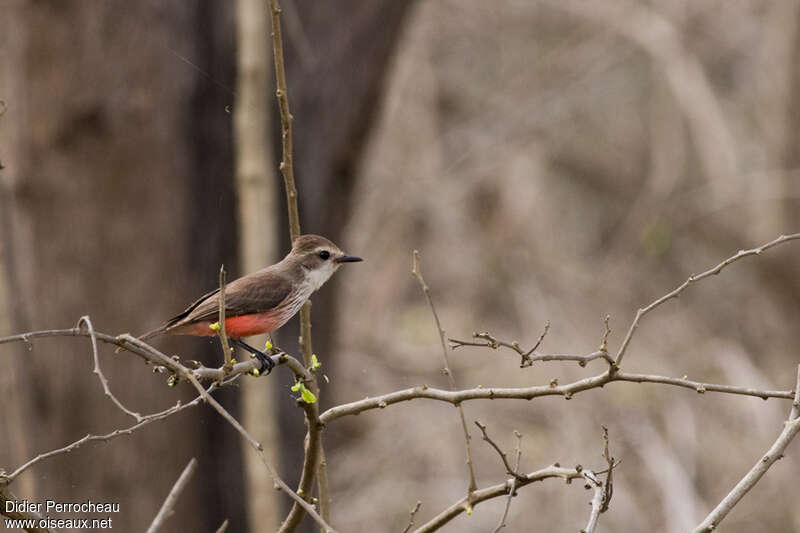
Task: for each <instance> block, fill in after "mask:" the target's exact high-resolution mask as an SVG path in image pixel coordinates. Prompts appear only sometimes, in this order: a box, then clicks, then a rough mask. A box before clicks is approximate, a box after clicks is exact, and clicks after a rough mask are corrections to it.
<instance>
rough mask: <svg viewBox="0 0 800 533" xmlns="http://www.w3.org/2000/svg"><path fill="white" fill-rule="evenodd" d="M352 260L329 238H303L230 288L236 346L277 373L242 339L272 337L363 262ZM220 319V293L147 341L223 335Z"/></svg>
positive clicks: (230, 327)
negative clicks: (344, 268)
mask: <svg viewBox="0 0 800 533" xmlns="http://www.w3.org/2000/svg"><path fill="white" fill-rule="evenodd" d="M361 260H362V259H361V258H360V257H355V256H352V255H347V254H345V253H344V252H343V251H341V250H340V249H339V247H338V246H336V245H335V244H333V243H332V242H331V241H329V240H328V239H326V238H325V237H320V236H319V235H301V236H300V237H298V238H297V239H295V241H294V243H293V244H292V251H291V252H289V254H288V255H287V256H286V257H284V258H283V259H282V260H281V261H280V262H279V263H275V264H274V265H270V266H268V267H266V268H263V269H261V270H259V271H257V272H253V273H252V274H247V275H246V276H243V277H241V278H238V279H236V280H234V281H232V282H230V283H228V284H227V285H226V286H225V332H226V334H227V336H228V338H229V339H230V340H231V344H234V345H237V346H240V347H241V348H243V349H245V350H247V351H248V352H250V353H252V354H253V355H255V356H256V357H257V358H258V360H259V361H260V362H261V372H263V371H265V370H266V371H267V373H269V372H271V371H272V368H273V367H274V366H275V363H274V362H273V361H272V358H270V357H269V356H267V355H266V354H265V353H263V352H262V351H260V350H257V349H255V348H253V347H252V346H250V345H248V344H245V343H244V342H243V341H242V340H241V338H242V337H249V336H251V335H260V334H262V333H270V332H272V331H275V330H276V329H278V328H279V327H281V326H282V325H284V324H285V323H286V322H287V321H288V320H289V319H290V318H292V317H293V316H294V315H295V313H297V311H299V310H300V307H302V305H303V304H304V303H305V301H306V300H308V298H309V297H310V296H311V295H312V294H313V293H314V291H316V290H317V289H319V288H320V287H322V285H323V284H324V283H325V282H326V281H328V279H329V278H330V277H331V276H332V275H333V273H334V272H336V270H338V268H339V267H340V266H341V265H342V263H354V262H357V261H361ZM218 318H219V288H217V289H215V290H213V291H211V292H209V293H206V294H204V295H203V296H201V297H200V298H199V299H198V300H196V301H195V302H194V303H192V304H191V305H190V306H189V307H187V308H186V310H185V311H184V312H182V313H180V314H179V315H176V316H174V317H173V318H171V319H170V320H168V321H167V323H166V324H164V325H163V326H161V327H160V328H158V329H155V330H153V331H151V332H149V333H146V334H145V335H143V336H142V337H141V338H142V339H147V338H150V337H153V336H155V335H160V334H162V333H167V334H173V335H196V336H201V337H210V336H212V335H217V330H216V328H214V329H212V328H211V325H212V324H214V323H216V322H217V321H218Z"/></svg>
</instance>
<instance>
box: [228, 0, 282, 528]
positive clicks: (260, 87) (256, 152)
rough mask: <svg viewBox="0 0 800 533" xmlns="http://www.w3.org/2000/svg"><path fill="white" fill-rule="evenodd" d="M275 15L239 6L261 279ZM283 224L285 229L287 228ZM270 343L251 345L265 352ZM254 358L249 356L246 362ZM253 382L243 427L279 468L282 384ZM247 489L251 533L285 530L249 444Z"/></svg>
mask: <svg viewBox="0 0 800 533" xmlns="http://www.w3.org/2000/svg"><path fill="white" fill-rule="evenodd" d="M270 31H271V30H270V22H269V13H268V11H267V2H266V1H265V0H238V2H237V3H236V35H237V44H238V49H237V62H238V70H237V80H236V105H235V108H234V125H235V140H236V194H237V200H238V202H237V203H238V206H239V227H240V228H241V234H240V235H241V237H240V239H239V250H240V257H241V263H242V271H243V272H253V271H256V270H258V269H260V268H263V267H264V266H265V265H269V264H271V263H274V262H276V261H277V260H278V259H279V258H278V255H279V253H280V250H279V246H278V243H279V242H280V239H279V237H278V235H279V233H281V232H282V230H283V226H282V225H280V226H279V224H278V216H277V213H276V211H278V209H277V205H278V198H277V194H276V193H277V188H276V187H274V186H273V184H274V183H275V181H276V180H278V181H279V178H280V176H279V175H278V173H277V171H276V170H277V167H276V166H275V158H274V155H273V154H272V150H271V144H270V139H269V126H270V124H269V119H270V115H271V112H270V111H271V109H272V105H273V101H274V98H275V97H274V92H275V91H274V90H273V89H272V86H271V85H270V84H271V83H272V76H270V73H271V72H272V70H271V68H272V53H271V47H270V46H269V36H270ZM281 222H283V221H282V220H281ZM265 340H266V336H260V337H258V338H257V339H251V340H250V341H249V342H251V345H252V346H263V345H264V342H265ZM244 357H247V355H244ZM279 374H280V372H276V373H275V376H270V378H267V379H259V380H252V379H246V380H243V383H242V423H243V424H244V426H245V427H246V428H247V429H248V431H250V433H251V434H252V435H254V436H255V438H256V439H258V441H259V442H261V443H262V444H263V445H264V453H265V454H266V456H267V458H268V459H269V461H270V462H271V463H272V464H277V463H278V460H279V459H280V442H279V432H278V418H277V417H276V416H273V415H272V414H271V413H272V412H273V410H274V405H275V403H276V401H277V398H278V390H279V383H280V382H279V381H277V380H276V376H277V375H279ZM242 447H243V453H244V459H245V461H244V463H245V482H246V486H247V502H248V512H249V514H248V525H249V529H250V530H251V531H254V532H255V531H265V532H266V531H275V530H276V529H277V527H278V525H279V524H280V521H281V519H282V518H283V517H282V516H281V510H282V506H281V505H280V501H281V500H282V499H283V498H284V496H283V495H282V494H281V493H280V492H278V491H276V490H275V489H274V488H273V481H272V479H271V478H270V476H269V473H268V472H267V470H266V469H265V468H264V466H263V465H262V464H261V461H260V460H259V459H258V457H257V456H256V455H255V454H253V453H252V451H251V450H250V446H249V445H248V444H247V443H245V442H242Z"/></svg>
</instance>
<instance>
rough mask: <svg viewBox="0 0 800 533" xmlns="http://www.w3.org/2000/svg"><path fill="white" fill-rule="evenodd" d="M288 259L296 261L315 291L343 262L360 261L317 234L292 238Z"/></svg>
mask: <svg viewBox="0 0 800 533" xmlns="http://www.w3.org/2000/svg"><path fill="white" fill-rule="evenodd" d="M287 258H288V259H291V260H292V261H294V262H297V263H298V264H299V265H300V266H301V267H302V268H303V270H304V271H305V274H306V278H307V279H308V280H309V282H310V283H311V286H312V287H313V288H314V290H315V291H316V290H317V289H319V288H320V287H321V286H322V285H323V284H324V283H325V282H326V281H328V279H330V277H331V276H332V275H333V273H334V272H336V270H338V268H339V267H340V266H342V264H343V263H355V262H358V261H362V259H361V258H360V257H355V256H352V255H347V254H346V253H344V252H343V251H342V250H341V249H340V248H339V247H338V246H336V245H335V244H333V243H332V242H331V241H329V240H328V239H326V238H325V237H320V236H319V235H301V236H299V237H298V238H296V239H295V240H294V243H293V244H292V251H291V252H289V256H288V257H287Z"/></svg>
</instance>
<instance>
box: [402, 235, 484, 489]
mask: <svg viewBox="0 0 800 533" xmlns="http://www.w3.org/2000/svg"><path fill="white" fill-rule="evenodd" d="M411 273H412V274H413V275H414V277H415V278H417V281H418V282H419V286H420V287H421V288H422V292H423V294H425V300H426V301H427V302H428V307H430V309H431V313H432V314H433V320H434V322H436V330H437V331H438V333H439V342H440V343H441V345H442V359H443V360H444V373H445V375H447V380H448V381H449V382H450V390H456V379H455V377H453V371H452V370H451V369H450V359H449V358H448V357H447V344H446V343H445V338H446V336H445V333H444V329H442V323H441V322H440V321H439V315H438V314H437V313H436V307H435V306H434V305H433V299H432V298H431V289H430V287H428V284H427V283H425V279H424V278H423V277H422V271H421V270H420V267H419V252H418V251H417V250H414V253H413V261H412V266H411ZM456 408H457V409H458V416H459V418H460V419H461V430H462V431H463V432H464V444H465V447H466V453H467V472H468V473H469V486H468V487H467V494H471V493H472V492H473V491H474V490H475V489H476V488H478V484H477V482H476V481H475V468H474V467H473V466H472V447H471V444H470V441H471V440H472V437H471V436H470V434H469V429H467V420H466V418H465V417H464V408H463V407H461V404H456Z"/></svg>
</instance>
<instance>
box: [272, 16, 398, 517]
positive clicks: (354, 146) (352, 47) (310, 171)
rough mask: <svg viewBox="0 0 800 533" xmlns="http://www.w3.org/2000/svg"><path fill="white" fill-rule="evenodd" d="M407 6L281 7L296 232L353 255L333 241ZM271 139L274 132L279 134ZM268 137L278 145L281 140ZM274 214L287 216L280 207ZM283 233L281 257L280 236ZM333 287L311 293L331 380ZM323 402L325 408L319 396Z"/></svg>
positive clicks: (286, 337)
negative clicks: (298, 219)
mask: <svg viewBox="0 0 800 533" xmlns="http://www.w3.org/2000/svg"><path fill="white" fill-rule="evenodd" d="M413 5H414V2H410V1H406V2H396V1H393V0H375V1H371V2H361V1H357V0H346V1H339V2H314V1H312V0H295V1H291V2H285V3H284V4H283V6H282V7H283V15H282V16H283V20H284V27H285V31H284V38H285V39H286V43H285V49H286V68H287V76H288V84H289V104H290V107H291V110H292V115H294V150H295V152H294V164H295V175H296V176H297V178H296V179H297V189H298V193H299V198H300V202H299V203H300V211H301V227H302V231H303V233H319V234H322V235H324V236H326V237H328V238H330V239H331V240H333V241H334V242H335V243H336V244H338V245H340V246H342V247H343V248H344V249H345V250H346V251H349V252H351V253H354V254H358V250H350V249H349V248H348V247H347V243H343V242H340V241H341V239H340V237H341V236H342V229H343V228H344V225H345V224H346V223H347V220H348V216H349V213H350V209H351V207H352V206H351V203H350V196H351V191H352V190H353V186H354V184H355V180H356V176H357V174H358V167H359V164H360V162H361V156H362V153H363V150H364V147H365V144H366V141H367V139H368V138H369V134H370V131H371V128H372V126H373V123H374V121H375V119H376V118H377V110H378V105H379V104H380V99H381V95H382V93H383V88H384V83H383V82H384V78H385V75H386V72H387V70H388V67H389V66H390V65H391V64H392V61H391V58H392V54H393V51H394V47H395V44H396V43H397V40H398V38H399V35H400V30H401V28H402V25H403V21H404V20H405V16H406V14H407V13H408V12H409V10H410V9H411V7H412V6H413ZM273 131H275V132H279V129H278V128H277V126H276V127H275V128H274V129H273ZM275 137H276V139H277V142H278V143H279V142H280V134H279V133H278V134H276V136H275ZM282 204H283V202H282ZM282 209H283V211H284V212H285V206H283V205H282ZM284 217H285V214H284ZM282 220H286V219H285V218H283V219H282ZM281 235H283V239H284V240H283V249H284V250H287V249H288V248H289V240H288V231H283V232H282V233H281ZM335 288H336V283H335V281H334V283H331V284H329V285H327V286H326V287H325V288H324V289H323V290H322V291H320V293H319V294H317V295H315V296H314V298H313V301H314V306H313V308H312V324H313V329H312V334H313V344H314V351H315V352H316V353H317V354H319V356H320V358H321V359H322V360H323V363H324V364H325V367H324V368H325V372H326V373H327V374H328V375H330V376H331V377H333V375H334V374H335V367H336V363H335V360H333V359H332V358H331V357H330V356H331V355H332V354H331V353H330V347H331V346H333V341H334V332H335V331H336V322H337V317H336V316H335V314H334V302H335V298H336V291H335ZM297 336H298V323H297V320H296V319H294V320H292V321H291V323H290V324H289V325H288V326H286V327H284V328H283V329H282V330H281V337H280V343H281V347H282V348H285V349H288V350H293V351H295V352H296V351H297V342H296V339H297ZM324 388H325V387H324V384H323V389H324ZM323 392H324V390H323ZM282 396H283V398H282V402H281V407H280V416H281V427H282V428H284V438H283V446H282V450H283V453H284V461H283V462H284V464H286V465H287V467H290V468H292V469H294V470H295V472H294V474H293V477H291V478H290V480H291V481H292V483H294V481H295V480H296V479H297V477H298V476H299V473H298V472H299V471H298V470H297V469H298V467H299V465H300V464H301V458H302V450H303V441H302V437H303V435H304V428H303V425H302V417H300V416H298V413H297V408H296V407H295V406H294V404H293V403H292V402H291V401H290V399H289V398H288V395H282ZM321 401H322V402H323V404H324V403H325V402H326V397H325V395H324V394H323V397H322V399H321ZM334 521H335V516H334Z"/></svg>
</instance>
